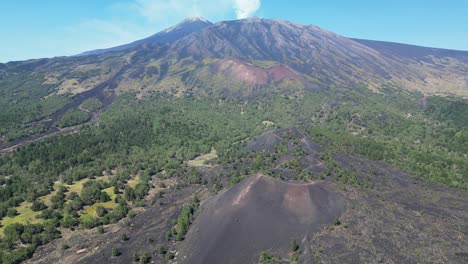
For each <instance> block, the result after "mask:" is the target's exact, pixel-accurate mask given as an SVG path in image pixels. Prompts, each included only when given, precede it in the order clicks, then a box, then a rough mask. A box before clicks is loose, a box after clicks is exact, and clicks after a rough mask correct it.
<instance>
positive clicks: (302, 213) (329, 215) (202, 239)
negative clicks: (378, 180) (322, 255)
mask: <svg viewBox="0 0 468 264" xmlns="http://www.w3.org/2000/svg"><path fill="white" fill-rule="evenodd" d="M345 207H346V206H345V200H344V199H343V198H342V197H341V196H340V195H339V194H337V193H335V192H331V191H329V190H328V189H327V188H326V186H325V184H323V183H302V184H299V183H289V182H283V181H279V180H276V179H274V178H271V177H268V176H263V175H260V174H258V175H256V176H252V177H250V178H248V179H246V180H244V181H243V182H241V183H239V184H237V185H236V186H234V187H233V188H231V189H229V190H228V191H226V192H225V193H222V194H220V195H218V196H215V197H214V198H212V199H210V200H209V201H207V202H206V203H204V204H203V205H202V209H201V214H200V215H199V216H198V217H197V219H196V221H195V223H194V224H193V226H191V227H190V231H189V233H188V234H187V237H186V240H185V241H184V244H183V245H184V247H183V249H182V251H181V252H180V256H181V259H182V260H183V261H184V263H192V264H197V263H253V262H254V261H256V260H258V254H259V252H261V251H263V250H272V251H275V252H281V253H282V254H284V255H286V254H287V252H288V248H289V245H290V243H291V241H292V240H293V239H296V240H297V241H301V240H302V239H304V238H306V237H308V236H309V235H311V234H313V232H316V231H318V230H319V229H320V228H322V227H323V226H325V225H327V224H330V223H332V222H333V219H335V218H336V217H339V216H340V215H341V213H342V212H344V210H345ZM308 239H310V237H308Z"/></svg>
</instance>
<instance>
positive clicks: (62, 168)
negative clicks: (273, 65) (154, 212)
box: [0, 84, 468, 263]
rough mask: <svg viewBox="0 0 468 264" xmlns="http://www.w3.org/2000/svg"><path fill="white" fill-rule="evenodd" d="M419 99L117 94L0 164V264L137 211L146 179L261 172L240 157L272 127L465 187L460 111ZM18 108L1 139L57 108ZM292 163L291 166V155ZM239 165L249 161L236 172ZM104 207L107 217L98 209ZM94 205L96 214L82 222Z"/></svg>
mask: <svg viewBox="0 0 468 264" xmlns="http://www.w3.org/2000/svg"><path fill="white" fill-rule="evenodd" d="M31 85H33V84H31ZM23 86H24V87H28V85H27V84H23ZM23 86H22V87H23ZM44 89H45V88H44ZM0 91H2V93H8V92H10V93H13V90H11V91H8V90H4V89H0ZM14 91H15V93H20V92H21V91H19V90H18V89H16V90H14ZM37 92H38V93H41V91H40V90H39V91H37ZM17 95H18V94H17ZM419 98H421V95H420V94H414V93H409V92H406V91H403V90H400V89H396V88H390V87H389V88H386V89H383V90H382V92H381V93H379V94H377V93H372V92H370V91H369V90H368V89H367V88H365V87H361V88H355V89H349V90H336V89H329V90H326V91H323V92H320V93H319V92H310V93H306V94H305V95H304V96H298V97H289V96H285V95H275V96H273V97H272V98H254V99H252V98H250V99H246V98H229V97H228V98H216V99H209V98H202V97H195V96H190V95H185V96H182V97H179V98H177V97H174V96H171V95H160V94H156V95H152V96H150V97H146V98H144V99H137V98H135V97H134V96H133V95H131V94H126V95H122V96H120V97H117V98H116V101H115V102H114V103H113V104H111V105H110V106H109V107H108V108H107V109H104V110H102V112H101V113H100V117H99V120H98V122H97V123H96V124H89V123H86V124H85V125H84V126H83V128H82V129H81V131H80V132H79V133H76V134H70V135H64V136H57V137H49V138H46V139H44V140H41V141H38V142H36V143H33V144H30V145H26V146H24V147H21V148H19V149H18V150H16V151H15V152H14V153H13V154H11V155H6V156H4V157H2V158H1V159H0V184H1V187H0V218H1V219H2V224H5V223H8V224H6V225H4V226H2V230H3V236H2V238H1V242H0V256H1V259H2V261H3V263H19V262H20V261H22V260H24V259H26V258H28V257H30V256H31V255H32V253H33V252H34V250H35V249H36V248H37V247H38V246H40V245H42V244H45V243H48V242H50V241H51V240H53V239H54V238H57V237H59V236H60V232H59V230H60V228H67V229H71V230H75V229H79V228H94V227H97V226H103V225H107V224H110V223H116V222H117V221H119V220H120V219H122V218H124V217H126V216H127V215H128V214H129V212H131V211H132V208H135V207H138V206H141V205H142V203H143V199H144V198H145V197H146V195H147V194H148V192H149V190H150V189H151V186H150V181H151V179H152V178H153V177H161V178H171V177H180V176H181V175H186V177H187V179H186V182H187V183H188V184H199V183H201V181H200V179H199V176H198V175H197V174H196V173H191V172H189V171H190V170H189V169H188V168H187V165H186V163H187V161H189V160H192V159H194V158H195V157H197V156H200V155H202V154H206V153H209V152H210V150H211V149H212V148H214V149H216V150H217V153H218V160H217V161H216V162H219V163H223V164H239V166H237V165H236V166H227V167H228V168H231V171H230V172H227V173H226V174H225V175H221V176H222V177H223V176H224V177H227V178H229V181H230V182H231V185H234V184H236V183H237V182H239V181H240V180H241V179H242V177H243V176H246V175H248V174H249V173H255V172H256V171H264V172H266V173H268V171H269V168H268V166H269V163H268V162H267V160H268V159H269V158H271V157H270V156H265V155H263V154H261V153H259V154H252V153H248V154H245V153H243V152H241V149H242V147H243V146H245V145H246V144H247V143H248V142H249V141H250V140H252V139H253V138H254V137H255V136H257V135H260V134H261V133H263V132H265V131H267V130H271V129H276V128H290V127H298V128H300V129H301V130H303V131H305V132H306V133H308V134H309V135H310V136H311V137H312V138H313V139H315V140H316V141H317V142H319V143H320V144H321V145H322V146H324V147H325V148H327V150H328V152H329V153H351V154H354V155H359V156H362V157H364V158H368V159H371V160H378V161H384V162H386V163H388V164H391V165H394V166H396V167H399V168H401V169H403V170H405V171H407V172H410V173H413V174H415V175H417V176H419V177H421V178H423V179H426V180H428V181H431V182H436V183H442V184H446V185H449V186H452V187H457V188H464V189H466V188H468V159H467V156H466V155H467V153H468V151H467V150H468V143H467V142H468V128H467V127H468V124H467V123H466V122H467V119H466V116H468V112H467V111H468V102H467V101H466V100H463V99H455V98H443V97H432V98H430V99H429V100H428V102H427V106H423V105H420V104H418V103H417V101H418V100H419ZM18 100H23V101H24V104H18V105H21V107H20V106H18V105H15V106H8V105H6V104H4V103H5V102H2V104H0V105H2V106H1V109H0V110H2V111H0V113H1V114H0V121H1V122H0V124H1V125H0V134H1V135H2V137H3V138H4V139H5V140H6V141H8V140H9V139H13V138H18V137H21V136H22V135H27V134H32V133H35V132H32V131H30V129H29V128H28V129H27V128H26V127H27V126H26V125H25V124H28V123H29V122H32V121H33V120H37V119H39V118H41V117H45V116H47V115H50V114H51V113H53V112H54V111H56V110H57V109H58V108H60V106H62V105H64V103H66V102H67V100H68V99H67V98H65V97H60V96H55V97H48V98H47V99H44V100H41V101H40V102H38V103H37V102H36V103H31V102H30V99H28V97H27V96H26V95H23V96H18ZM26 105H28V106H26ZM81 107H82V108H83V109H86V110H88V111H98V110H99V109H100V108H101V107H102V105H101V103H100V102H99V100H97V99H93V100H89V101H86V102H85V103H83V104H82V106H81ZM88 119H89V115H88V113H86V112H84V111H81V110H78V109H74V110H70V111H69V112H68V113H67V114H65V115H64V116H63V117H62V119H60V120H59V121H58V122H57V124H56V125H57V126H58V127H66V126H72V125H78V124H83V123H85V122H86V121H87V120H88ZM265 121H268V122H267V124H268V125H265ZM278 151H281V150H278ZM249 155H250V156H249ZM252 155H253V156H252ZM262 155H263V156H262ZM294 155H295V156H298V157H300V155H302V154H301V150H300V149H297V150H295V152H294ZM247 158H248V159H249V160H250V161H251V162H248V163H247V164H249V165H248V166H247V165H246V166H242V163H243V162H244V163H245V160H246V159H247ZM330 162H331V161H330ZM290 166H292V167H294V164H290ZM247 167H248V168H247ZM336 172H340V169H336V170H335V173H336ZM340 173H342V174H344V173H345V172H340ZM309 176H310V177H312V176H311V175H305V176H304V177H305V178H307V177H309ZM340 177H341V176H340ZM135 179H138V182H137V183H136V184H135V185H134V186H133V187H132V186H130V184H129V181H131V180H134V181H135ZM347 179H348V180H347V181H345V183H347V184H349V185H351V186H357V185H356V182H355V181H354V182H353V179H352V177H351V176H348V178H347ZM215 180H216V179H215ZM361 185H367V183H361ZM77 186H79V188H78V187H77ZM216 186H217V187H218V188H220V186H219V184H216ZM105 203H112V204H113V206H112V208H105V207H103V206H97V205H100V204H105ZM93 205H96V214H95V215H92V214H87V213H86V209H87V208H90V207H92V206H93ZM197 207H198V202H194V203H193V204H191V205H189V206H187V207H185V208H184V209H183V211H182V213H181V215H180V216H179V218H178V221H177V223H176V224H175V225H174V228H173V229H172V230H169V233H168V239H172V238H174V239H175V240H181V239H183V236H184V235H185V233H186V232H187V229H188V226H189V225H190V222H191V221H192V217H193V214H194V211H195V210H196V208H197ZM21 212H29V213H30V214H32V215H34V216H35V217H34V219H35V220H34V222H33V223H30V222H21V221H20V220H21V219H20V216H22V215H23V214H22V213H21ZM14 219H17V220H18V222H15V220H14ZM20 245H21V246H20Z"/></svg>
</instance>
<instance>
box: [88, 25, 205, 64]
mask: <svg viewBox="0 0 468 264" xmlns="http://www.w3.org/2000/svg"><path fill="white" fill-rule="evenodd" d="M211 25H212V23H211V22H210V21H208V20H206V19H204V18H202V17H191V18H187V19H185V20H184V21H182V22H181V23H179V24H177V25H175V26H173V27H170V28H168V29H165V30H163V31H161V32H159V33H156V34H154V35H152V36H150V37H147V38H144V39H140V40H137V41H134V42H132V43H129V44H124V45H121V46H117V47H112V48H108V49H97V50H91V51H87V52H83V53H81V54H80V55H82V56H84V55H98V54H102V53H106V52H111V51H121V50H126V49H129V48H133V47H136V46H139V45H142V44H145V43H172V42H174V41H176V40H179V39H181V38H183V37H185V36H187V35H189V34H191V33H194V32H197V31H200V30H202V29H204V28H206V27H208V26H211Z"/></svg>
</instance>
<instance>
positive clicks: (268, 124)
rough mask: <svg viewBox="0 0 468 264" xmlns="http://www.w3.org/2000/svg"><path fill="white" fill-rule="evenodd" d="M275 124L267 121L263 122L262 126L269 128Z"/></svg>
mask: <svg viewBox="0 0 468 264" xmlns="http://www.w3.org/2000/svg"><path fill="white" fill-rule="evenodd" d="M274 124H275V123H274V122H272V121H270V120H265V121H263V122H262V125H264V126H266V127H269V126H273V125H274Z"/></svg>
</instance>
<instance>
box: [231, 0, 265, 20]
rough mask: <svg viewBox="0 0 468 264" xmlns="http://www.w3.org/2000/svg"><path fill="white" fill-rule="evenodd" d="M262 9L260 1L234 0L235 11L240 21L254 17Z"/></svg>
mask: <svg viewBox="0 0 468 264" xmlns="http://www.w3.org/2000/svg"><path fill="white" fill-rule="evenodd" d="M259 8H260V0H234V10H235V11H236V15H237V18H238V19H242V18H247V17H250V16H252V15H253V14H254V13H255V12H256V11H257V10H258V9H259Z"/></svg>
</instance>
